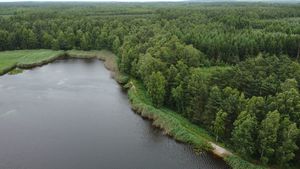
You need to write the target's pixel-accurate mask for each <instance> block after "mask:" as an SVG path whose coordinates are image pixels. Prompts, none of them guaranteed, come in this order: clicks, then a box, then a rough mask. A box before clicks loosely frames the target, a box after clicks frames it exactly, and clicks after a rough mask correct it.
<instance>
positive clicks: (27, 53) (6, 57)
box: [0, 49, 63, 74]
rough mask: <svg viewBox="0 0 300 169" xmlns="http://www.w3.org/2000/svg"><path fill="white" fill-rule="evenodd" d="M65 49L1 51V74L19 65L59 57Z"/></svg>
mask: <svg viewBox="0 0 300 169" xmlns="http://www.w3.org/2000/svg"><path fill="white" fill-rule="evenodd" d="M62 54H63V51H53V50H43V49H42V50H16V51H5V52H0V74H4V73H6V71H8V70H10V69H11V68H13V67H16V66H17V65H30V64H34V63H40V62H43V61H47V60H49V59H52V58H55V57H58V56H60V55H62Z"/></svg>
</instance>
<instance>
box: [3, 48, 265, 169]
mask: <svg viewBox="0 0 300 169" xmlns="http://www.w3.org/2000/svg"><path fill="white" fill-rule="evenodd" d="M76 52H78V53H79V54H76ZM90 52H92V53H90ZM69 58H76V59H98V60H101V61H103V63H104V66H105V68H106V69H108V70H109V71H110V73H111V76H112V78H113V79H115V80H116V82H117V83H119V85H121V87H122V88H124V89H126V91H127V95H128V98H129V100H130V106H131V109H132V110H133V111H134V112H135V113H137V114H139V115H140V116H141V117H143V118H146V119H148V120H151V122H152V125H153V126H154V127H158V128H160V129H161V130H162V131H163V132H164V133H165V134H166V135H168V136H170V137H172V138H173V139H174V140H176V141H178V142H181V143H184V144H189V145H191V146H192V147H193V148H194V150H195V151H196V153H197V152H201V151H206V152H208V153H211V154H212V155H214V156H215V157H217V158H221V159H222V160H223V161H224V162H225V163H226V164H227V165H228V166H230V167H231V168H233V169H263V168H265V167H261V166H257V165H255V164H252V163H250V162H248V161H245V160H243V159H242V158H241V157H239V156H237V155H234V154H233V153H231V152H230V151H228V150H226V149H225V148H223V147H221V146H219V145H218V144H217V143H215V142H213V139H212V137H211V136H210V135H209V134H208V133H207V131H205V130H204V129H202V128H200V127H198V126H196V125H194V124H192V123H190V122H189V121H188V120H187V119H185V118H184V117H182V116H181V115H180V114H178V113H176V112H174V111H172V110H169V109H167V108H165V107H163V108H159V109H158V108H155V107H154V106H153V105H152V104H151V102H149V98H147V96H146V92H145V89H143V86H142V84H141V83H140V82H139V81H137V80H135V79H131V78H129V77H127V76H126V75H123V74H121V73H120V72H119V71H118V66H117V62H116V56H115V55H114V54H113V53H112V52H110V51H106V50H102V51H76V50H72V51H66V52H64V53H63V54H60V55H57V56H53V57H50V58H48V59H45V60H41V61H38V62H35V63H28V64H18V63H17V64H14V65H13V66H11V67H8V68H5V69H3V70H2V71H1V72H0V76H2V75H5V74H6V73H9V72H10V71H12V70H14V69H16V68H19V69H31V68H35V67H39V66H43V65H46V64H49V63H52V62H54V61H56V60H60V59H69Z"/></svg>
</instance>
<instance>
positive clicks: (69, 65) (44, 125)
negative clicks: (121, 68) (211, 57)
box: [0, 59, 228, 169]
mask: <svg viewBox="0 0 300 169" xmlns="http://www.w3.org/2000/svg"><path fill="white" fill-rule="evenodd" d="M0 168H1V169H224V168H228V167H227V165H226V164H225V163H224V161H222V160H220V159H217V158H215V157H213V156H212V155H210V154H208V153H201V154H200V155H196V154H195V153H194V152H193V150H192V148H191V147H190V146H188V145H184V144H180V143H177V142H176V141H174V140H173V139H171V138H169V137H167V136H165V135H163V133H162V132H161V131H160V130H158V129H156V128H154V127H152V126H151V122H149V121H147V120H143V119H142V118H141V117H140V116H139V115H136V114H135V113H134V112H133V111H132V110H131V108H130V103H129V100H128V98H127V95H126V93H124V92H123V91H122V89H121V87H120V86H119V85H118V84H117V83H116V82H115V81H114V80H113V79H112V78H111V77H110V72H109V71H108V70H106V69H105V67H104V65H103V63H102V62H101V61H98V60H94V59H91V60H80V59H69V60H59V61H56V62H54V63H51V64H48V65H45V66H43V67H37V68H34V69H31V70H26V71H24V72H23V73H21V74H18V75H4V76H1V77H0Z"/></svg>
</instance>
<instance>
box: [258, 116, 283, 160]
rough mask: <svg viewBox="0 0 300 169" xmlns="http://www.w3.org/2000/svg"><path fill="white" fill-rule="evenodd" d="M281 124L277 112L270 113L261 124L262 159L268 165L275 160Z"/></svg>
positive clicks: (259, 137)
mask: <svg viewBox="0 0 300 169" xmlns="http://www.w3.org/2000/svg"><path fill="white" fill-rule="evenodd" d="M279 123H280V114H279V112H278V111H277V110H275V111H273V112H269V113H268V114H267V116H266V118H265V119H264V120H263V121H262V122H261V126H260V130H259V135H258V139H259V153H260V159H261V161H262V162H263V163H265V164H267V163H269V162H270V160H272V159H273V157H274V154H275V149H276V142H277V134H278V129H279Z"/></svg>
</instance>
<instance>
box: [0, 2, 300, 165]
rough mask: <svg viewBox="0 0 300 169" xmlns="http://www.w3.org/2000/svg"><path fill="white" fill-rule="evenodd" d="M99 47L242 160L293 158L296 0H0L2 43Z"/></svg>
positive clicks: (297, 101) (299, 37) (299, 21)
mask: <svg viewBox="0 0 300 169" xmlns="http://www.w3.org/2000/svg"><path fill="white" fill-rule="evenodd" d="M21 49H53V50H71V49H78V50H101V49H107V50H111V51H113V52H114V53H115V54H116V55H117V58H118V59H117V61H118V66H119V69H120V71H121V72H122V73H124V74H126V75H128V77H130V78H133V79H137V80H138V81H140V82H141V83H142V84H143V85H144V87H145V89H146V91H147V94H148V96H149V97H150V98H151V101H152V103H153V104H154V105H155V106H156V107H158V108H159V107H168V108H169V109H172V110H174V111H176V112H178V113H179V114H181V115H182V116H184V117H185V118H187V119H189V120H190V122H192V123H194V124H196V125H199V126H200V127H202V128H205V129H206V130H207V131H209V132H210V133H211V135H213V136H214V137H215V139H216V141H217V142H222V143H225V145H226V146H227V147H228V148H230V149H232V150H233V151H234V152H236V153H237V154H239V155H240V156H241V157H243V158H244V159H246V160H249V161H254V162H256V163H259V164H263V165H266V166H276V167H280V168H287V167H294V168H297V167H299V166H300V164H299V160H300V150H299V146H300V129H299V128H300V94H299V89H300V65H299V60H300V58H299V57H300V4H267V3H266V4H265V3H192V2H191V3H188V2H186V3H72V4H71V3H15V4H13V3H2V4H0V51H6V50H21Z"/></svg>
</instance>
